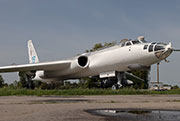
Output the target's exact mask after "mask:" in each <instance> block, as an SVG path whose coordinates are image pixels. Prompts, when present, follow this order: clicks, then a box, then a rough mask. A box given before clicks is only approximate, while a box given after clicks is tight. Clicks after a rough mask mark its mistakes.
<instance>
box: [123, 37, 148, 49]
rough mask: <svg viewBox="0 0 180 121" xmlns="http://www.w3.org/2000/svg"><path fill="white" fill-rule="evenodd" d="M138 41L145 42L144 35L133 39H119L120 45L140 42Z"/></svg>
mask: <svg viewBox="0 0 180 121" xmlns="http://www.w3.org/2000/svg"><path fill="white" fill-rule="evenodd" d="M140 43H146V40H145V38H144V36H139V37H138V38H137V39H135V40H131V39H130V40H129V39H123V40H121V47H124V46H129V45H135V44H140Z"/></svg>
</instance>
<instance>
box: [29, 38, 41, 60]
mask: <svg viewBox="0 0 180 121" xmlns="http://www.w3.org/2000/svg"><path fill="white" fill-rule="evenodd" d="M28 54H29V63H38V62H39V58H38V56H37V53H36V50H35V48H34V45H33V43H32V40H29V41H28Z"/></svg>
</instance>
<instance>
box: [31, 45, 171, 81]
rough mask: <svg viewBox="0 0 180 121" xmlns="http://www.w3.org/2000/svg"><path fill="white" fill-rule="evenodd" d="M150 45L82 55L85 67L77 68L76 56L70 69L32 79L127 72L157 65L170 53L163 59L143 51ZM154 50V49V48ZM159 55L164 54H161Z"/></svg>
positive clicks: (74, 77)
mask: <svg viewBox="0 0 180 121" xmlns="http://www.w3.org/2000/svg"><path fill="white" fill-rule="evenodd" d="M150 44H151V43H140V44H135V45H130V46H124V47H121V46H120V45H115V46H113V47H110V48H106V49H103V50H99V51H95V52H91V53H84V54H82V55H80V56H86V57H87V58H88V62H87V65H86V66H85V67H79V66H77V59H78V57H80V56H77V57H75V58H73V59H71V61H72V63H71V65H70V68H67V69H63V70H58V68H57V69H56V70H54V71H37V72H36V77H35V78H34V79H42V80H44V79H45V80H46V79H47V80H56V79H58V80H59V79H61V80H64V79H77V78H81V77H88V76H95V75H99V74H101V73H103V72H108V71H128V70H131V68H134V69H136V68H137V69H138V67H141V66H142V67H149V66H151V65H152V64H155V63H158V62H160V61H161V60H163V59H165V58H166V57H168V56H169V55H170V54H171V52H172V51H170V52H169V53H166V56H165V57H162V58H158V57H157V56H156V55H155V53H157V52H155V51H152V52H149V51H148V48H147V49H144V46H145V45H148V46H149V45H150ZM154 48H155V47H154ZM161 53H164V51H163V52H161Z"/></svg>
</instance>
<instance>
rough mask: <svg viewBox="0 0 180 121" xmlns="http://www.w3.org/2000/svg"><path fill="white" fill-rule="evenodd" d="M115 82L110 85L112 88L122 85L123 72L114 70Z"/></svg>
mask: <svg viewBox="0 0 180 121" xmlns="http://www.w3.org/2000/svg"><path fill="white" fill-rule="evenodd" d="M116 77H117V83H116V84H113V85H112V90H116V89H120V88H121V87H122V82H123V80H124V79H126V75H125V73H124V72H116Z"/></svg>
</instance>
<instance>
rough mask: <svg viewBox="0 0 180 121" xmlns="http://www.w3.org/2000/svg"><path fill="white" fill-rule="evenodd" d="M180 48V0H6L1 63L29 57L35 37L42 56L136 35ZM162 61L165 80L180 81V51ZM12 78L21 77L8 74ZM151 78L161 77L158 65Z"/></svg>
mask: <svg viewBox="0 0 180 121" xmlns="http://www.w3.org/2000/svg"><path fill="white" fill-rule="evenodd" d="M139 35H144V36H145V37H146V39H147V40H148V41H158V42H165V43H168V42H172V44H173V46H175V47H176V48H178V47H179V48H180V1H179V0H136V1H135V0H0V43H1V44H0V65H1V66H3V65H10V64H12V63H16V64H24V63H28V55H27V45H26V42H27V40H29V39H32V40H33V42H34V44H35V47H36V49H37V51H38V55H39V58H40V60H41V61H51V60H59V59H64V58H68V57H72V56H74V55H76V54H78V53H82V52H84V51H85V50H86V49H90V48H91V47H92V46H93V45H94V44H96V43H99V42H101V43H104V42H111V41H114V40H116V41H120V40H121V39H123V38H132V39H135V38H136V37H138V36H139ZM168 59H169V60H170V61H171V62H170V63H165V62H162V63H161V65H160V66H161V77H160V79H161V81H163V82H165V83H169V84H179V85H180V78H179V73H180V68H179V66H180V64H179V62H180V53H173V54H172V55H171V56H170V57H169V58H168ZM3 77H4V78H5V80H6V82H12V81H14V80H15V79H17V78H18V76H17V74H16V73H13V74H3ZM151 80H152V81H154V80H156V70H155V66H152V72H151Z"/></svg>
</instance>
